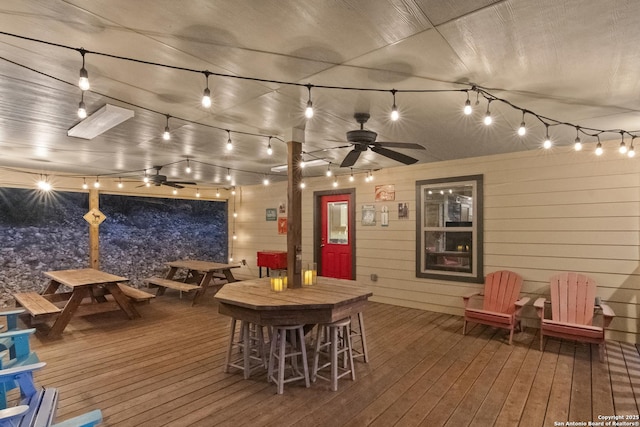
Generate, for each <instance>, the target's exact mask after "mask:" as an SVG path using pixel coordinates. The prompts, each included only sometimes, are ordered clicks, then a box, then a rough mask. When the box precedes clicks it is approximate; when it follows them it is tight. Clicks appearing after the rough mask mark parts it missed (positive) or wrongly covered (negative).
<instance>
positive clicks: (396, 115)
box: [391, 89, 400, 122]
mask: <svg viewBox="0 0 640 427" xmlns="http://www.w3.org/2000/svg"><path fill="white" fill-rule="evenodd" d="M396 92H397V91H396V90H395V89H391V95H393V106H392V107H391V120H392V121H394V122H395V121H397V120H398V119H399V118H400V113H399V112H398V107H397V106H396Z"/></svg>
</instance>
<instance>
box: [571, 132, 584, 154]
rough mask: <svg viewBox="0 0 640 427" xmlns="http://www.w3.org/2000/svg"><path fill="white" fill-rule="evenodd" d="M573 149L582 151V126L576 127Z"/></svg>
mask: <svg viewBox="0 0 640 427" xmlns="http://www.w3.org/2000/svg"><path fill="white" fill-rule="evenodd" d="M573 149H574V150H576V151H580V150H582V141H581V140H580V126H576V139H575V140H574V141H573Z"/></svg>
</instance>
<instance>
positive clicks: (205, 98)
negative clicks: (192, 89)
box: [202, 71, 211, 108]
mask: <svg viewBox="0 0 640 427" xmlns="http://www.w3.org/2000/svg"><path fill="white" fill-rule="evenodd" d="M209 74H210V73H209V72H208V71H205V72H204V77H205V79H206V81H207V86H206V87H205V88H204V92H203V93H202V106H203V107H204V108H209V107H211V91H210V90H209Z"/></svg>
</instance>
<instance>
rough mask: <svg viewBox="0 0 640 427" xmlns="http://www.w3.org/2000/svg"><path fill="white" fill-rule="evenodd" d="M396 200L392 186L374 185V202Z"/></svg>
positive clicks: (394, 187)
mask: <svg viewBox="0 0 640 427" xmlns="http://www.w3.org/2000/svg"><path fill="white" fill-rule="evenodd" d="M395 199H396V186H395V185H394V184H386V185H376V202H388V201H394V200H395Z"/></svg>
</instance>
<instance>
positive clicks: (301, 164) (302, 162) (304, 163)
mask: <svg viewBox="0 0 640 427" xmlns="http://www.w3.org/2000/svg"><path fill="white" fill-rule="evenodd" d="M305 166H307V162H305V161H304V159H300V169H304V167H305Z"/></svg>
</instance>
